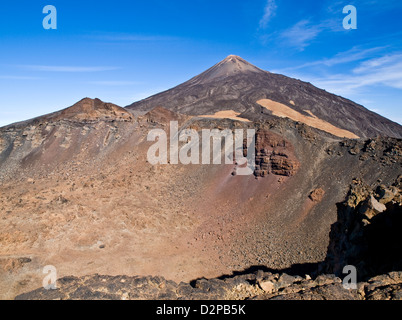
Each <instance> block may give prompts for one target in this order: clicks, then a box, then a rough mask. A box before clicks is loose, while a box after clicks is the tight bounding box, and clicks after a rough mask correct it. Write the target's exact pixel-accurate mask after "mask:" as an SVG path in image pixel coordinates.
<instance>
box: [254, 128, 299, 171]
mask: <svg viewBox="0 0 402 320" xmlns="http://www.w3.org/2000/svg"><path fill="white" fill-rule="evenodd" d="M299 167H300V163H299V161H298V160H297V159H296V157H295V155H294V150H293V146H292V145H291V143H290V142H288V141H286V140H285V139H283V138H282V137H280V136H279V135H277V134H274V133H273V132H270V131H268V130H262V129H261V130H258V131H257V135H256V170H255V172H254V174H255V176H256V177H265V176H267V175H268V174H274V175H280V176H288V177H289V176H293V175H294V174H295V173H296V172H297V170H298V169H299Z"/></svg>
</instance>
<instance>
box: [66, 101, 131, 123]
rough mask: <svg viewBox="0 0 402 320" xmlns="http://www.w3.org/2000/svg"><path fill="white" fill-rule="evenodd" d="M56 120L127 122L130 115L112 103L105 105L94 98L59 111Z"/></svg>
mask: <svg viewBox="0 0 402 320" xmlns="http://www.w3.org/2000/svg"><path fill="white" fill-rule="evenodd" d="M58 118H63V119H75V120H98V119H107V118H111V119H116V120H129V119H131V114H130V113H129V112H128V111H127V110H125V109H123V108H121V107H119V106H117V105H115V104H112V103H106V102H103V101H102V100H100V99H98V98H95V99H91V98H84V99H82V100H80V101H78V102H77V103H76V104H74V105H73V106H71V107H69V108H67V109H64V110H62V111H61V113H60V115H59V116H58Z"/></svg>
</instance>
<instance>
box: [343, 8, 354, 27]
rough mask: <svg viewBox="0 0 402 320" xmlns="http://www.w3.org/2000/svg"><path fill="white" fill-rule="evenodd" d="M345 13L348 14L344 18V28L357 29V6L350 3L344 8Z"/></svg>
mask: <svg viewBox="0 0 402 320" xmlns="http://www.w3.org/2000/svg"><path fill="white" fill-rule="evenodd" d="M343 13H344V14H347V16H346V17H345V18H344V19H343V28H344V29H346V30H350V29H357V9H356V7H355V6H352V5H348V6H345V7H344V8H343Z"/></svg>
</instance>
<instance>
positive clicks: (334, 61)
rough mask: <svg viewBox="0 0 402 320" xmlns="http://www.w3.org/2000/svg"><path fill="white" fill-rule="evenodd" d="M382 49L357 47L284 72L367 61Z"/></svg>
mask: <svg viewBox="0 0 402 320" xmlns="http://www.w3.org/2000/svg"><path fill="white" fill-rule="evenodd" d="M384 48H385V47H375V48H370V49H361V48H359V47H354V48H352V49H350V50H347V51H344V52H339V53H337V54H336V55H335V56H333V57H332V58H325V59H321V60H316V61H312V62H307V63H304V64H302V65H299V66H295V67H289V68H285V69H284V70H297V69H304V68H310V67H314V66H320V65H323V66H326V67H332V66H335V65H339V64H344V63H349V62H355V61H360V60H364V59H367V58H368V57H370V56H371V55H372V54H373V53H376V52H379V51H381V50H382V49H384Z"/></svg>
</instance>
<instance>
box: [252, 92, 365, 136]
mask: <svg viewBox="0 0 402 320" xmlns="http://www.w3.org/2000/svg"><path fill="white" fill-rule="evenodd" d="M257 103H258V104H259V105H261V106H263V107H264V108H266V109H268V110H270V111H272V114H273V115H274V116H277V117H282V118H289V119H291V120H294V121H299V122H303V123H305V124H307V125H308V126H310V127H313V128H316V129H320V130H322V131H325V132H328V133H330V134H333V135H334V136H337V137H340V138H348V139H359V137H358V136H357V135H355V134H354V133H352V132H350V131H347V130H344V129H340V128H338V127H335V126H334V125H332V124H330V123H329V122H326V121H324V120H322V119H319V118H317V117H316V116H315V115H314V114H313V113H312V112H311V111H309V110H305V111H306V112H307V113H309V114H310V115H311V117H308V116H305V115H303V114H301V113H299V112H297V111H296V110H293V109H292V108H289V107H288V106H286V105H284V104H282V103H279V102H276V101H272V100H270V99H262V100H259V101H257Z"/></svg>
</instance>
